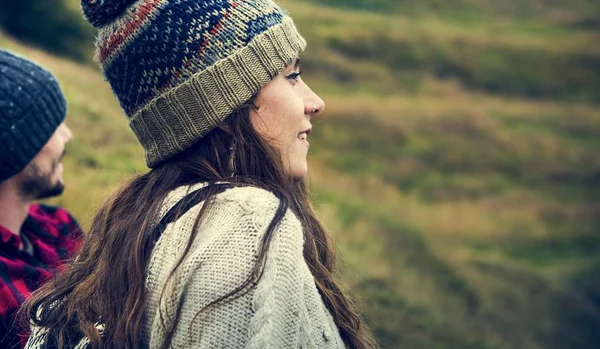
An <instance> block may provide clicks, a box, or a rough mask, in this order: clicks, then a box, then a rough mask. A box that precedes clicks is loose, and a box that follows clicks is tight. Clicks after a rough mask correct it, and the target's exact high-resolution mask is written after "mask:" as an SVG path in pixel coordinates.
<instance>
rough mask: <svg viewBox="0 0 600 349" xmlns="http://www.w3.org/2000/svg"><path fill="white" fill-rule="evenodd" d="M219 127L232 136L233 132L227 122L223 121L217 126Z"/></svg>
mask: <svg viewBox="0 0 600 349" xmlns="http://www.w3.org/2000/svg"><path fill="white" fill-rule="evenodd" d="M217 127H218V128H219V129H221V130H223V131H224V132H225V133H227V134H228V135H230V136H233V132H232V129H231V125H230V124H229V123H228V122H224V123H222V124H221V125H219V126H217Z"/></svg>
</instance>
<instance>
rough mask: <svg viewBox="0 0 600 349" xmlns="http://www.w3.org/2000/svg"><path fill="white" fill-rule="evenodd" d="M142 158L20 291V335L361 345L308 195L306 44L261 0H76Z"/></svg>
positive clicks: (363, 340) (118, 342) (57, 341)
mask: <svg viewBox="0 0 600 349" xmlns="http://www.w3.org/2000/svg"><path fill="white" fill-rule="evenodd" d="M82 6H83V10H84V13H85V15H86V18H87V19H88V20H89V21H90V22H91V23H92V24H93V25H94V26H96V27H97V28H98V29H99V34H98V41H97V59H98V61H99V62H100V64H101V66H102V68H103V72H104V74H105V77H106V79H107V81H108V82H109V83H110V84H111V87H112V89H113V92H114V94H115V95H116V96H117V98H118V99H119V102H120V103H121V106H122V107H123V109H124V111H125V113H126V114H127V116H128V117H129V119H130V126H131V128H132V129H133V131H134V133H135V134H136V136H137V137H138V139H139V141H140V143H141V144H142V146H143V147H144V150H145V155H146V161H147V164H148V166H149V167H150V168H151V171H150V172H149V173H147V174H144V175H141V176H138V177H137V178H135V179H133V180H132V181H131V182H130V183H129V184H127V185H126V186H125V187H124V188H122V189H121V190H120V191H119V192H118V193H117V194H116V195H115V196H114V198H113V199H111V200H109V201H108V202H107V203H106V204H105V205H104V206H103V207H102V208H101V209H100V211H99V212H98V213H97V214H96V216H95V218H94V220H93V223H92V227H91V231H90V233H89V234H88V240H87V241H86V242H85V244H84V246H83V248H82V250H81V252H80V254H79V256H78V257H77V259H76V260H75V261H74V262H73V264H72V265H71V266H70V268H69V269H68V270H67V271H65V272H64V273H63V274H61V275H60V276H59V277H57V278H56V279H55V280H54V281H53V282H52V283H50V284H49V285H48V286H47V287H45V288H43V289H42V290H40V292H38V293H36V294H35V295H34V296H33V297H32V298H31V299H30V300H29V302H28V303H27V306H26V308H25V311H26V313H27V314H28V315H29V316H30V317H31V321H32V323H33V333H32V337H31V338H30V340H29V343H28V346H29V347H31V348H35V347H72V346H76V345H77V346H80V347H83V346H85V344H87V345H89V346H90V347H93V348H100V347H109V348H116V347H118V348H138V347H139V346H149V347H151V348H167V347H173V348H181V347H194V348H240V347H248V348H299V347H302V348H343V347H347V348H367V347H372V346H374V344H373V343H372V341H371V340H370V339H369V337H368V336H367V334H366V333H365V331H364V328H363V325H361V321H360V318H359V317H358V316H357V314H356V313H355V311H354V310H353V309H352V306H351V304H350V301H349V300H348V298H347V297H346V296H345V295H344V294H343V292H342V291H341V290H340V288H339V286H338V284H337V282H336V281H335V280H334V276H333V273H334V261H333V258H334V257H333V251H332V248H331V247H330V245H329V244H328V238H327V235H326V233H325V230H324V229H323V226H322V225H321V224H320V222H319V221H318V219H317V218H316V217H315V214H314V212H313V210H312V208H311V206H310V204H309V201H308V198H307V190H306V187H305V186H304V183H303V182H302V179H303V178H304V177H305V176H306V173H307V162H306V155H307V151H308V148H309V143H308V141H307V137H308V136H309V135H310V133H311V130H312V127H311V123H310V121H311V118H312V117H315V116H317V115H318V114H320V113H321V112H322V111H323V108H324V103H323V101H322V100H321V99H320V98H319V97H318V96H317V95H316V94H314V93H313V92H312V91H311V90H310V88H309V87H308V86H307V85H306V84H305V83H304V82H303V81H302V79H301V78H300V73H301V71H300V66H299V60H298V55H299V53H300V52H301V51H302V50H303V49H304V47H305V45H306V43H305V41H304V39H303V38H302V37H301V36H300V34H299V33H298V32H297V30H296V28H295V26H294V24H293V22H292V20H291V19H290V18H289V17H288V16H287V14H286V13H285V12H283V11H282V10H281V9H280V8H279V7H278V6H277V5H276V4H275V3H273V2H272V1H270V0H252V1H251V0H247V1H233V0H227V1H226V0H220V1H219V0H205V1H200V0H138V1H124V0H123V1H116V0H112V1H110V0H104V1H97V0H83V1H82Z"/></svg>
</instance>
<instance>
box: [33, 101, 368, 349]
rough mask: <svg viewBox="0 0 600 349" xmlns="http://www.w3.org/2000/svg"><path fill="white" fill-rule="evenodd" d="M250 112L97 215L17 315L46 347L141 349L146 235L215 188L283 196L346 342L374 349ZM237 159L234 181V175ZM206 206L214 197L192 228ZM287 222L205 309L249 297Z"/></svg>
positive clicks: (305, 206)
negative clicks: (187, 192)
mask: <svg viewBox="0 0 600 349" xmlns="http://www.w3.org/2000/svg"><path fill="white" fill-rule="evenodd" d="M251 108H258V107H256V106H254V105H253V103H252V100H251V101H250V102H249V103H247V104H246V105H244V106H243V107H242V108H240V109H239V110H237V111H235V112H234V113H232V115H230V116H229V117H228V118H227V120H226V123H225V124H224V126H223V127H221V128H216V129H215V130H213V131H211V132H210V133H209V134H208V135H207V136H205V137H204V138H203V139H202V140H200V141H199V142H198V143H197V144H195V145H194V146H193V147H191V148H190V149H188V150H186V151H185V152H183V153H181V154H179V155H178V156H176V157H175V158H174V159H171V160H169V161H167V162H165V163H163V164H161V165H160V166H159V167H157V168H155V169H152V170H151V171H150V172H148V173H146V174H143V175H139V176H137V177H135V178H134V179H133V180H131V181H130V182H129V183H127V184H126V185H125V186H124V187H122V188H121V189H120V190H118V191H117V193H116V194H115V195H114V196H113V197H112V198H111V199H110V200H108V201H107V202H106V203H105V204H104V205H103V206H102V207H101V208H100V210H99V211H98V212H97V213H96V215H95V217H94V218H93V221H92V225H91V229H90V231H89V233H88V234H87V235H86V241H85V243H84V244H83V246H82V248H81V250H80V252H79V254H78V256H77V257H76V258H75V259H74V260H73V262H72V263H71V264H70V265H69V266H68V268H66V270H64V271H63V272H62V273H60V274H59V275H57V276H56V277H55V278H54V279H52V280H51V281H50V282H48V283H47V284H46V285H44V286H43V287H41V288H40V289H39V290H38V291H36V292H35V293H34V294H33V295H32V297H30V298H29V299H28V300H27V301H26V302H25V304H24V305H23V307H22V309H21V316H22V318H23V320H24V321H27V323H28V322H29V320H30V319H31V321H32V322H33V323H34V324H35V325H37V326H41V327H45V328H47V329H48V330H49V332H48V336H47V340H46V342H45V345H46V347H54V348H55V347H58V348H68V347H72V346H73V345H74V344H76V343H77V342H78V341H79V340H80V339H81V338H82V337H83V336H86V337H87V338H88V339H89V341H90V344H91V347H92V348H117V347H118V348H132V349H133V348H139V346H140V344H141V343H142V341H141V338H140V337H141V333H142V323H143V318H144V312H145V307H146V290H145V282H146V270H147V268H148V263H149V260H150V255H151V251H152V243H153V241H152V234H149V233H148V232H149V231H151V229H152V227H153V225H154V224H156V223H157V222H156V220H157V217H158V213H159V209H160V207H161V204H162V202H163V200H164V198H165V197H166V195H167V194H168V193H169V192H170V191H171V190H173V189H175V188H177V187H179V186H183V185H190V184H194V183H199V182H209V183H211V182H216V181H227V182H230V183H231V184H232V185H235V186H239V185H253V186H258V187H261V188H264V189H266V190H269V191H271V192H272V193H274V194H275V195H276V196H277V197H279V199H280V200H281V204H282V205H280V208H282V207H283V208H289V209H291V210H292V211H293V212H294V214H295V215H296V216H297V217H298V219H299V220H300V222H301V223H302V227H303V230H304V240H305V245H304V257H305V259H306V262H307V264H308V266H309V268H310V270H311V272H312V274H313V276H314V278H315V282H316V285H317V288H318V290H319V292H320V294H321V296H322V298H323V301H324V303H325V305H326V306H327V309H329V311H330V312H331V315H332V316H333V319H334V321H335V323H336V325H337V327H338V329H339V331H340V334H341V337H342V339H343V340H344V343H345V344H346V346H347V347H348V348H374V347H376V344H375V343H374V341H373V340H372V339H371V337H370V336H369V335H368V333H367V331H366V330H365V328H364V325H363V324H362V323H361V320H360V318H359V316H358V315H357V313H356V312H355V311H354V309H353V305H352V303H351V301H350V300H349V298H348V297H346V296H345V295H344V293H343V292H342V290H341V289H340V287H339V286H338V284H337V282H336V280H335V274H336V270H335V254H334V250H333V248H332V246H331V245H330V242H329V239H328V236H327V234H326V232H325V229H324V228H323V226H322V225H321V223H320V222H319V220H318V219H317V218H316V216H315V213H314V211H313V209H312V207H311V205H310V202H309V198H308V193H307V190H306V187H305V185H304V183H303V182H295V181H292V180H291V179H289V176H286V175H285V174H284V172H283V166H282V162H281V159H280V156H279V154H278V153H277V151H276V149H274V148H273V147H271V146H269V145H268V143H267V142H266V141H265V140H263V139H262V138H261V137H260V136H259V135H258V134H257V133H256V131H255V130H254V128H253V127H252V124H251V123H250V117H249V115H250V110H251ZM231 149H232V150H231ZM232 153H233V154H235V156H234V157H233V158H232V157H231V156H230V154H232ZM232 159H233V165H234V166H235V171H236V176H234V177H232V176H231V169H230V168H231V164H230V160H232ZM210 203H211V199H210V196H209V199H207V200H205V203H204V205H203V207H202V208H201V210H200V213H199V214H198V217H197V219H196V223H195V224H196V226H197V225H198V224H199V222H200V221H201V219H202V216H203V215H204V214H205V212H207V210H208V209H209V206H210ZM279 211H282V210H281V209H280V210H279ZM283 213H284V211H283V212H278V213H277V214H276V216H275V217H274V219H273V221H272V222H271V224H270V225H269V228H268V229H267V233H266V234H265V236H264V238H263V240H262V249H261V251H259V259H258V261H257V263H256V265H255V266H254V269H253V271H252V274H251V275H250V276H249V278H248V279H247V280H246V282H245V283H244V284H243V285H240V287H238V288H237V289H236V290H234V291H232V292H231V293H230V294H228V295H226V296H224V297H221V298H220V299H217V300H215V301H214V302H212V303H211V305H209V307H210V306H214V305H216V304H218V303H220V302H227V301H229V300H231V299H233V298H237V297H239V296H241V295H243V294H244V293H246V292H248V291H249V290H250V289H252V287H253V286H254V285H255V284H256V282H258V280H259V279H260V276H261V274H262V266H263V265H264V261H265V258H266V255H267V253H268V245H269V242H270V240H271V238H272V233H273V231H274V229H275V228H276V226H277V224H278V223H279V221H280V220H281V219H282V217H283ZM196 232H197V229H194V233H196ZM194 236H195V235H192V237H191V238H190V241H188V242H187V249H186V250H185V251H184V254H183V256H182V257H181V259H180V262H181V260H183V259H184V258H185V256H186V255H187V253H188V252H189V248H190V246H191V242H192V241H193V239H194ZM172 275H173V273H171V276H172ZM163 292H164V289H163ZM207 308H208V307H206V308H204V309H202V310H200V311H199V314H200V312H202V311H203V310H206V309H207ZM98 322H101V323H102V324H104V333H103V335H102V336H100V334H99V332H98V330H97V328H96V325H97V323H98ZM173 332H174V328H171V329H169V332H168V333H169V335H168V336H167V338H165V341H164V343H163V347H164V348H168V347H169V346H170V340H171V338H172V335H173Z"/></svg>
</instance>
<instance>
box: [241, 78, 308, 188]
mask: <svg viewBox="0 0 600 349" xmlns="http://www.w3.org/2000/svg"><path fill="white" fill-rule="evenodd" d="M297 68H298V67H296V66H289V67H287V68H286V69H285V70H284V71H283V72H282V73H280V74H279V75H277V76H276V77H275V78H274V79H273V80H271V82H269V83H268V84H267V85H265V86H264V87H263V88H262V89H261V90H260V92H259V94H258V95H257V99H256V105H257V106H258V110H256V111H253V112H252V113H251V116H250V118H251V122H252V125H253V126H254V128H255V129H256V131H257V132H258V133H259V134H260V136H261V137H263V139H265V140H266V141H267V142H268V143H269V144H270V145H271V146H273V147H275V148H276V149H277V150H278V151H279V153H280V155H281V160H282V163H283V166H284V171H285V172H286V173H287V174H288V175H290V176H291V177H292V178H294V179H295V180H300V179H302V178H304V177H305V176H306V173H307V171H308V165H307V161H306V156H307V153H308V148H309V146H310V145H309V143H308V141H307V139H306V138H307V136H308V134H310V130H311V128H312V126H311V124H310V117H311V115H310V114H307V113H306V112H305V111H306V103H308V100H310V99H311V97H312V96H313V95H314V93H313V92H312V91H310V89H309V88H308V86H306V84H304V82H303V81H302V80H301V79H300V78H299V77H297V76H296V77H295V78H294V79H292V78H290V77H293V76H294V75H293V74H295V73H297V72H298V70H297ZM317 98H318V97H317ZM306 131H308V132H307V133H306Z"/></svg>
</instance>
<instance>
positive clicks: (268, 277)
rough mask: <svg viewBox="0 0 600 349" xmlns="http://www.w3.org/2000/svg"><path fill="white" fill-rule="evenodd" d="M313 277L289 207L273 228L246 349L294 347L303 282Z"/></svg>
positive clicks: (297, 336) (296, 337)
mask: <svg viewBox="0 0 600 349" xmlns="http://www.w3.org/2000/svg"><path fill="white" fill-rule="evenodd" d="M307 278H312V276H311V274H310V272H309V271H308V268H307V266H306V262H305V260H304V256H303V234H302V226H301V224H300V222H299V221H298V219H297V218H296V217H295V216H294V214H293V213H292V212H291V211H289V210H288V212H287V213H286V214H285V216H284V218H283V219H282V221H281V223H280V224H279V226H278V227H277V229H276V230H275V232H274V234H273V238H272V241H271V244H270V246H269V250H268V253H267V258H266V263H265V267H264V272H263V275H262V277H261V279H260V280H259V282H258V285H257V287H256V290H255V292H254V295H253V298H252V310H253V312H254V314H253V316H252V318H251V319H250V324H249V329H248V332H249V333H248V335H249V341H248V345H247V348H249V349H258V348H297V347H299V344H301V343H299V341H301V338H304V337H305V336H303V335H302V334H301V333H300V331H302V328H303V326H302V323H303V322H304V321H302V318H301V317H302V316H303V315H305V313H306V312H305V311H304V309H303V305H304V302H303V294H304V293H303V292H304V284H305V282H304V281H306V279H307Z"/></svg>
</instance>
